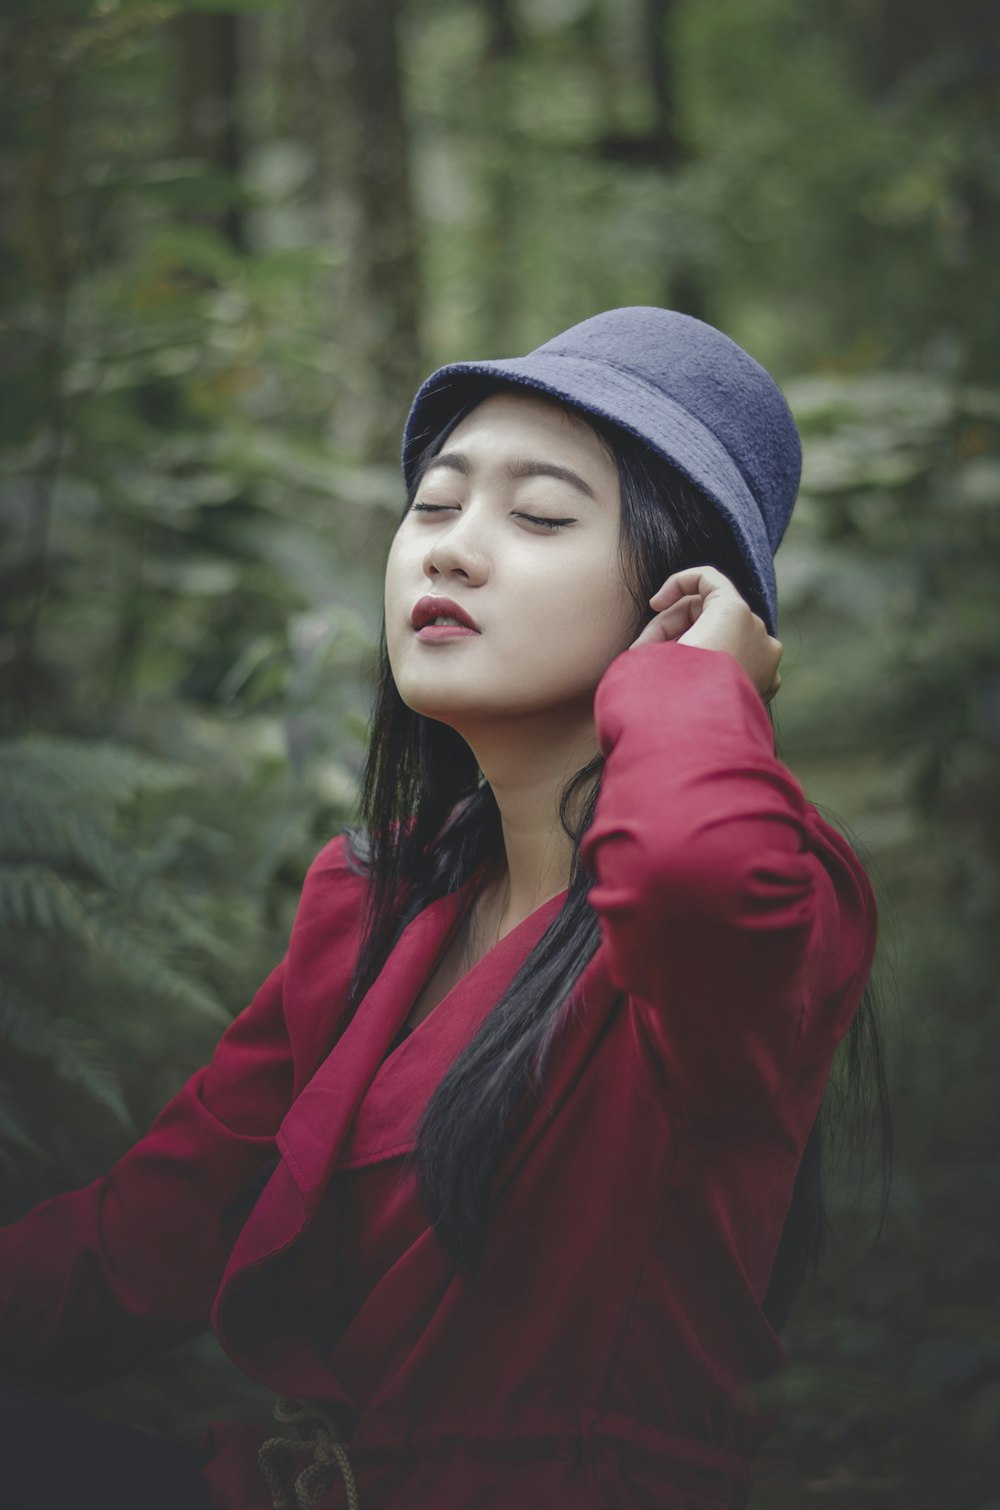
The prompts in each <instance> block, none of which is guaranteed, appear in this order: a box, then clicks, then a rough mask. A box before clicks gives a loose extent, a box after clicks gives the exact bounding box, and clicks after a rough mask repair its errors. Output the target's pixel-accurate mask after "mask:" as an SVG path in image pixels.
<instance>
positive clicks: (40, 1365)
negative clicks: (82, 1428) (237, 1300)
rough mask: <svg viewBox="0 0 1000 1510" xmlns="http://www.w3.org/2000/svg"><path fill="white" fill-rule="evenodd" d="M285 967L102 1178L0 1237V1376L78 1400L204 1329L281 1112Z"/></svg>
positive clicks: (287, 1075) (285, 1062)
mask: <svg viewBox="0 0 1000 1510" xmlns="http://www.w3.org/2000/svg"><path fill="white" fill-rule="evenodd" d="M284 974H285V964H284V962H282V964H281V965H279V966H278V968H277V969H276V970H275V971H274V972H273V973H272V974H271V975H270V976H269V978H268V979H267V980H266V981H265V983H264V985H263V986H262V987H261V989H260V991H258V993H257V995H256V996H255V997H254V999H253V1001H252V1003H251V1004H250V1006H248V1007H247V1008H246V1010H245V1011H243V1012H242V1013H241V1014H240V1015H239V1017H237V1018H236V1019H235V1020H234V1021H233V1022H232V1023H231V1024H230V1026H229V1027H228V1028H227V1030H226V1032H225V1033H224V1034H223V1036H222V1038H221V1040H220V1042H219V1045H218V1047H217V1049H216V1051H215V1054H214V1055H213V1057H212V1060H211V1062H210V1063H209V1064H208V1065H207V1066H206V1067H205V1068H203V1069H201V1070H199V1071H198V1072H197V1074H195V1075H194V1076H192V1078H191V1079H190V1080H189V1081H188V1082H187V1084H186V1085H185V1086H184V1087H183V1089H182V1090H181V1091H180V1092H179V1093H178V1094H177V1095H176V1096H175V1097H174V1098H173V1100H172V1101H170V1102H169V1104H168V1105H167V1106H166V1107H165V1108H164V1110H163V1111H162V1112H161V1113H160V1114H159V1116H158V1117H157V1118H156V1121H155V1122H154V1123H153V1125H152V1127H151V1128H150V1130H149V1132H148V1133H147V1134H146V1136H145V1137H144V1138H142V1139H141V1140H140V1141H139V1142H138V1143H137V1144H136V1145H135V1146H134V1147H133V1148H132V1149H130V1150H129V1152H128V1153H126V1154H125V1155H124V1157H123V1158H121V1159H120V1160H119V1161H118V1163H117V1164H116V1165H115V1166H114V1167H113V1169H112V1170H111V1171H110V1172H109V1173H108V1174H107V1175H105V1176H104V1177H103V1178H102V1179H99V1180H95V1181H94V1182H93V1183H92V1184H90V1185H88V1186H85V1187H84V1188H83V1189H81V1190H73V1191H68V1192H66V1193H65V1194H63V1195H58V1196H55V1197H54V1198H53V1199H51V1200H48V1201H43V1202H42V1203H41V1204H40V1205H39V1206H36V1207H35V1209H34V1210H33V1211H30V1212H29V1213H28V1214H27V1216H25V1217H23V1218H22V1220H21V1221H19V1222H17V1223H15V1224H14V1225H13V1226H11V1227H7V1228H5V1229H3V1230H0V1377H2V1378H3V1379H4V1380H5V1382H7V1383H10V1384H14V1385H17V1386H19V1387H21V1388H24V1389H29V1390H34V1391H36V1392H38V1393H45V1394H49V1393H51V1394H64V1393H71V1392H73V1391H76V1390H81V1389H88V1388H91V1387H93V1386H94V1385H96V1384H98V1383H101V1382H103V1381H105V1380H107V1379H111V1378H115V1377H117V1376H118V1375H120V1374H123V1373H127V1372H128V1371H129V1370H130V1369H131V1368H133V1367H135V1366H136V1365H137V1364H138V1363H139V1362H141V1361H142V1360H143V1359H144V1358H147V1357H149V1356H151V1355H153V1354H155V1353H157V1352H162V1351H165V1350H166V1349H167V1348H170V1347H173V1346H175V1345H176V1344H177V1343H179V1342H181V1341H183V1340H184V1339H185V1338H187V1337H190V1336H193V1335H195V1334H196V1333H198V1332H199V1331H202V1330H204V1328H205V1327H206V1326H207V1325H208V1318H209V1311H210V1308H211V1304H212V1300H213V1298H214V1296H215V1291H216V1289H217V1287H218V1283H219V1280H220V1278H221V1275H222V1270H223V1267H224V1265H225V1262H226V1257H227V1254H228V1251H229V1246H230V1245H231V1242H232V1239H233V1237H234V1236H235V1233H233V1232H231V1231H227V1225H226V1222H225V1220H224V1213H225V1209H226V1207H227V1205H228V1204H229V1202H230V1201H231V1200H232V1198H233V1196H234V1195H235V1193H236V1192H237V1191H238V1190H239V1187H240V1186H241V1184H242V1183H243V1182H244V1181H245V1180H246V1179H248V1178H249V1177H250V1175H252V1174H253V1173H254V1171H255V1170H257V1169H258V1168H260V1166H261V1165H262V1164H263V1163H264V1162H265V1161H266V1160H267V1159H268V1158H269V1157H271V1156H272V1154H273V1151H274V1146H275V1145H274V1134H275V1132H276V1130H277V1127H278V1125H279V1123H280V1121H281V1119H282V1116H283V1115H284V1112H285V1110H286V1108H287V1105H288V1100H289V1096H290V1087H291V1055H290V1050H289V1044H288V1036H287V1033H286V1031H285V1020H284V1013H283V1009H282V984H283V979H284Z"/></svg>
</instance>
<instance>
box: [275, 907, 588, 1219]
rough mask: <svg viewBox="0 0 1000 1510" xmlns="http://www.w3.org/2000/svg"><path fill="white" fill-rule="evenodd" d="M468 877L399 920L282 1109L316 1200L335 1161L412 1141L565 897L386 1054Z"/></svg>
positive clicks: (285, 1138) (296, 1162)
mask: <svg viewBox="0 0 1000 1510" xmlns="http://www.w3.org/2000/svg"><path fill="white" fill-rule="evenodd" d="M474 884H475V877H470V878H469V880H468V881H467V882H466V883H465V885H464V886H462V887H461V888H459V890H457V891H453V892H448V893H446V895H445V896H443V897H439V898H438V899H437V900H436V901H434V902H431V903H430V904H429V905H428V906H427V907H425V908H424V909H423V910H422V911H421V912H419V913H417V915H416V917H414V918H412V919H411V920H410V922H409V923H408V924H407V925H406V926H405V928H404V929H403V931H402V933H401V935H400V937H399V938H398V939H397V941H396V944H395V946H394V948H393V950H392V953H391V954H390V955H389V958H388V959H387V960H386V963H385V965H384V966H383V968H382V970H381V972H380V974H379V975H378V977H377V979H376V980H375V981H374V982H373V984H372V986H371V988H370V989H369V991H368V993H367V994H366V996H365V997H364V999H363V1001H362V1002H361V1003H360V1005H359V1007H358V1009H357V1011H356V1012H355V1013H354V1015H353V1017H352V1018H351V1020H350V1022H349V1023H348V1025H347V1027H346V1028H345V1030H344V1032H343V1033H342V1034H341V1036H340V1038H339V1039H338V1040H337V1042H336V1043H335V1044H334V1046H333V1049H332V1050H331V1052H330V1054H329V1055H328V1056H327V1058H326V1060H324V1062H323V1064H321V1065H320V1067H319V1069H318V1070H317V1071H316V1074H315V1075H314V1076H313V1078H312V1079H311V1080H310V1082H309V1084H308V1085H307V1086H305V1087H304V1089H303V1090H302V1092H301V1094H300V1095H299V1096H298V1098H297V1099H296V1101H295V1103H294V1104H293V1106H292V1107H291V1109H290V1110H289V1113H288V1115H287V1117H286V1118H285V1121H284V1123H283V1124H282V1127H281V1130H280V1132H279V1135H278V1142H279V1146H280V1148H281V1151H282V1153H283V1154H284V1155H285V1157H286V1158H287V1160H288V1163H289V1165H290V1167H291V1169H292V1170H293V1172H294V1174H295V1177H296V1180H297V1181H298V1183H299V1184H300V1186H301V1188H302V1190H303V1192H304V1194H306V1196H307V1198H309V1199H312V1200H314V1199H318V1196H319V1194H320V1193H321V1190H322V1188H323V1186H324V1185H325V1183H326V1180H327V1178H328V1177H329V1174H330V1171H331V1170H332V1169H333V1167H334V1166H335V1165H341V1166H353V1165H357V1164H361V1163H370V1162H373V1161H375V1160H377V1159H382V1158H390V1157H393V1156H395V1155H396V1154H399V1153H405V1152H407V1151H408V1150H409V1149H410V1148H412V1147H413V1145H414V1142H415V1140H416V1129H417V1123H418V1122H419V1119H420V1115H421V1113H422V1112H423V1109H424V1107H425V1106H426V1104H427V1101H428V1100H429V1099H430V1095H431V1094H432V1092H433V1090H434V1089H435V1087H436V1086H437V1085H438V1083H439V1082H440V1080H441V1078H442V1076H443V1075H444V1073H445V1071H446V1070H447V1069H448V1067H449V1065H450V1064H451V1063H452V1062H453V1061H454V1059H455V1058H456V1057H457V1055H458V1054H459V1053H460V1052H461V1050H462V1049H463V1048H464V1047H465V1045H466V1044H467V1043H468V1042H469V1041H470V1039H471V1038H472V1037H474V1035H475V1033H476V1032H477V1031H478V1029H479V1028H480V1026H481V1025H482V1023H483V1021H484V1020H485V1018H486V1017H487V1015H488V1014H489V1012H490V1010H491V1008H492V1007H493V1006H494V1005H495V1004H496V1002H497V1001H498V1000H499V998H500V996H501V995H502V994H503V992H504V990H506V988H507V986H508V985H509V984H510V982H511V980H513V978H514V976H515V974H516V973H517V969H518V967H519V966H520V964H521V963H522V962H523V960H524V959H525V958H526V956H527V955H528V954H529V953H530V951H531V950H532V949H533V948H534V946H535V944H537V942H538V940H539V939H540V938H541V936H542V934H543V933H544V931H545V929H546V928H547V927H548V926H549V924H550V923H551V922H552V921H553V920H554V919H555V917H556V916H557V915H558V912H559V910H560V908H561V907H562V905H563V903H564V902H565V899H566V892H565V891H563V892H560V893H559V894H558V895H557V896H554V897H550V898H549V899H548V900H547V901H545V902H543V903H542V904H541V906H540V907H538V908H536V909H535V911H534V912H532V913H530V914H529V915H528V916H527V917H526V918H524V919H522V921H521V922H520V923H518V924H517V926H516V927H514V928H512V929H511V930H510V932H509V933H507V934H505V935H504V937H503V938H502V939H500V941H499V942H498V943H497V944H494V946H493V948H492V949H490V950H488V951H487V953H486V954H484V955H483V956H482V957H481V958H480V959H479V960H478V961H477V962H476V964H475V965H473V967H472V968H471V970H469V971H468V972H467V973H466V974H465V975H464V976H463V977H462V978H461V980H459V981H457V982H456V984H455V985H454V986H453V987H452V988H451V990H450V991H448V993H447V994H446V995H445V996H444V997H442V999H441V1001H439V1002H438V1003H437V1005H436V1006H435V1007H434V1009H433V1010H432V1011H431V1012H429V1013H428V1014H427V1016H426V1017H425V1018H424V1019H423V1021H422V1022H419V1023H418V1024H417V1025H416V1027H415V1028H414V1029H413V1031H412V1032H411V1033H410V1034H409V1036H408V1037H406V1038H404V1039H403V1041H402V1043H400V1044H399V1046H398V1047H397V1048H396V1049H395V1050H394V1051H393V1052H392V1053H391V1054H390V1055H388V1057H386V1050H387V1049H388V1048H389V1047H390V1045H391V1044H392V1043H393V1041H394V1039H395V1038H396V1036H397V1034H398V1033H399V1030H400V1028H401V1027H402V1026H403V1024H404V1023H405V1021H406V1019H407V1017H408V1016H409V1015H410V1012H411V1011H412V1010H413V1003H414V1001H415V999H416V997H417V995H418V993H419V992H420V990H421V988H422V987H423V985H424V983H425V982H426V980H427V979H428V976H429V975H430V973H431V971H432V970H433V968H434V966H435V964H436V962H437V961H438V959H439V958H440V955H441V951H442V949H443V948H444V945H445V943H446V941H447V939H448V937H449V935H450V932H451V929H452V927H453V925H454V923H455V921H456V920H457V918H458V915H459V912H460V910H461V907H462V905H463V903H464V901H465V900H466V898H467V896H468V894H469V889H470V887H471V886H473V885H474Z"/></svg>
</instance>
